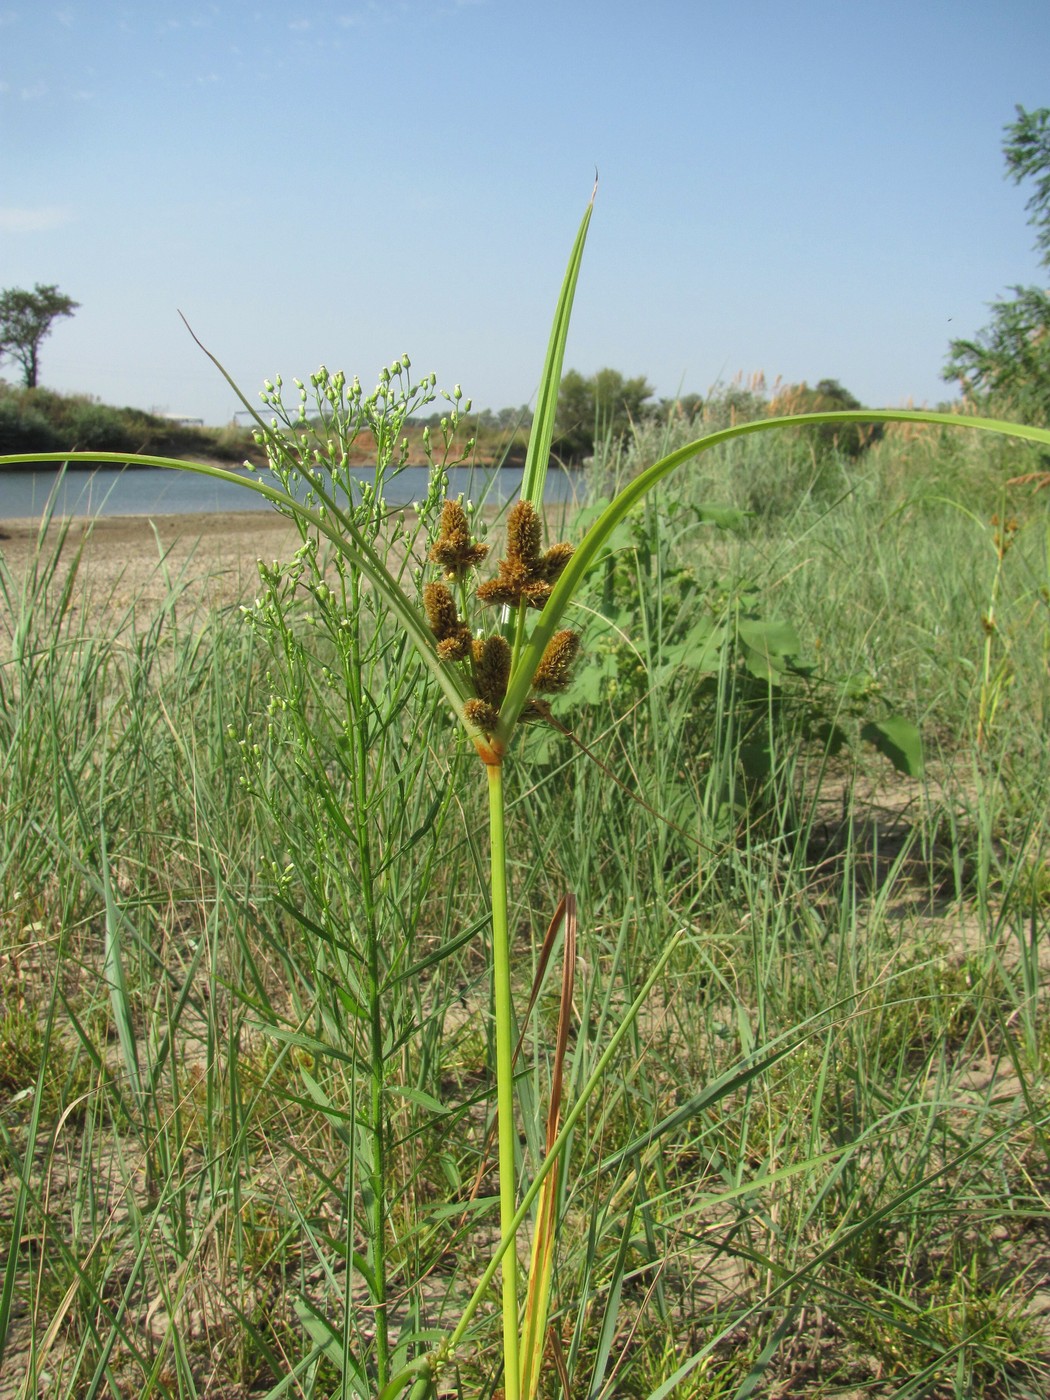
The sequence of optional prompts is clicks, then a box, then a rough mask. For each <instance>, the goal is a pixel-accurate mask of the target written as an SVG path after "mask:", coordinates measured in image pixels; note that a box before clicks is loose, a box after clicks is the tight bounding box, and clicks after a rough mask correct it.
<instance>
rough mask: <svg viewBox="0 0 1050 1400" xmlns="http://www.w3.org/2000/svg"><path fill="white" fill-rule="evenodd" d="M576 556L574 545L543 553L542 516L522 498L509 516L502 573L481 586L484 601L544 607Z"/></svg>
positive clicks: (500, 566) (554, 546) (479, 596)
mask: <svg viewBox="0 0 1050 1400" xmlns="http://www.w3.org/2000/svg"><path fill="white" fill-rule="evenodd" d="M571 557H572V546H571V545H567V544H556V545H552V546H551V548H550V549H549V550H548V551H547V553H546V554H543V555H541V554H540V518H539V516H538V515H537V514H536V512H535V510H534V509H533V507H532V505H531V504H530V502H528V501H518V503H517V504H516V505H515V506H514V507H513V509H512V510H511V512H510V514H509V515H508V516H507V553H506V555H505V557H504V558H503V559H501V560H500V564H499V572H498V573H497V575H496V577H495V578H494V579H489V580H488V582H487V583H483V584H482V585H481V586H480V587H479V588H478V598H479V599H480V600H481V602H483V603H502V604H506V605H507V606H508V607H517V606H518V604H519V603H528V605H529V607H531V608H542V607H543V605H544V603H545V602H546V601H547V599H548V598H549V597H550V596H551V585H552V584H553V582H554V580H555V579H556V578H557V577H558V575H559V574H560V573H561V571H562V569H564V567H565V565H566V564H567V563H568V561H569V559H570V558H571Z"/></svg>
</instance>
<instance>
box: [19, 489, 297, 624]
mask: <svg viewBox="0 0 1050 1400" xmlns="http://www.w3.org/2000/svg"><path fill="white" fill-rule="evenodd" d="M62 528H63V522H52V525H51V528H50V531H49V534H48V537H47V541H46V543H47V545H48V546H50V545H51V543H52V542H54V541H57V540H58V538H59V533H60V530H61V529H62ZM37 531H38V525H37V523H36V522H35V521H24V520H15V521H9V520H0V555H2V556H3V560H4V562H5V564H6V566H7V569H8V570H9V572H10V574H11V575H12V576H13V577H14V578H15V579H21V578H22V577H23V576H24V574H25V571H26V567H27V565H28V564H30V563H31V561H32V559H33V558H34V555H35V554H36V552H37V548H38V545H37ZM299 544H300V539H299V535H298V533H297V531H296V530H295V528H294V526H292V525H290V524H289V522H288V521H287V520H286V519H285V518H284V517H283V516H281V515H278V514H277V513H276V512H270V511H242V512H237V513H231V514H224V515H161V516H157V517H156V518H154V519H150V518H149V517H147V516H141V515H113V516H101V517H99V518H97V519H95V520H93V521H88V520H80V519H76V520H74V521H73V522H72V523H71V524H70V525H69V533H68V535H67V538H66V542H65V545H64V547H63V554H64V557H65V559H66V560H70V561H71V560H72V559H73V558H74V556H75V553H76V550H77V549H78V548H81V547H82V551H83V552H82V560H81V564H80V581H81V586H82V592H83V594H84V596H87V597H89V598H90V599H91V600H92V602H93V604H94V605H95V606H96V607H99V608H100V609H101V610H103V611H106V610H113V609H124V608H126V607H127V606H128V605H129V604H130V603H132V602H133V601H140V602H142V603H143V604H149V603H157V602H160V601H161V600H162V599H163V598H164V597H165V596H167V593H168V590H169V587H170V585H171V583H172V582H180V581H183V582H188V583H189V586H190V588H191V589H195V588H196V589H199V590H201V591H202V593H203V594H204V595H205V596H207V598H208V600H209V601H222V600H225V601H229V600H231V599H233V598H235V597H241V596H243V595H244V594H245V593H248V592H254V591H255V588H256V581H257V578H258V573H257V569H256V561H257V560H259V559H262V560H264V561H266V562H268V563H269V562H272V561H273V560H274V559H281V560H287V559H288V558H290V557H291V555H292V553H294V551H295V550H296V549H297V548H298V547H299ZM44 552H45V553H47V552H49V550H47V549H45V551H44Z"/></svg>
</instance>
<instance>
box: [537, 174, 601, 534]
mask: <svg viewBox="0 0 1050 1400" xmlns="http://www.w3.org/2000/svg"><path fill="white" fill-rule="evenodd" d="M597 189H598V186H597V183H596V184H595V187H594V191H593V192H592V194H591V200H590V203H589V204H588V205H587V209H586V212H585V213H584V216H583V219H582V220H581V222H580V228H579V232H578V233H577V234H576V242H575V243H574V244H573V245H572V253H571V255H570V257H569V265H568V267H567V268H566V269H565V277H564V280H563V281H562V284H561V292H560V294H559V296H558V304H557V306H556V307H555V311H554V325H553V326H552V327H551V338H550V343H549V344H548V346H547V358H546V359H545V360H544V362H543V372H542V374H541V375H540V383H539V388H538V389H537V391H536V411H535V413H534V414H533V418H532V431H531V432H530V433H529V446H528V451H527V452H526V455H525V475H524V476H523V478H522V482H521V495H522V499H523V500H526V501H531V502H532V504H533V505H534V506H535V508H536V510H537V511H541V510H542V508H543V490H544V486H545V485H546V481H547V463H548V462H549V461H550V455H551V443H552V441H553V440H554V422H555V418H556V417H557V413H558V391H559V390H560V388H561V371H562V364H563V362H564V359H565V342H566V340H567V339H568V336H569V320H570V318H571V316H572V302H573V298H574V296H575V295H576V282H577V279H578V278H579V275H580V264H581V262H582V261H583V245H584V244H585V243H586V241H587V229H588V226H589V225H590V222H591V214H592V213H593V211H594V195H595V194H596V193H597Z"/></svg>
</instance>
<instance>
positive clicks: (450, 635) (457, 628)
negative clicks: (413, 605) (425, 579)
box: [423, 583, 471, 661]
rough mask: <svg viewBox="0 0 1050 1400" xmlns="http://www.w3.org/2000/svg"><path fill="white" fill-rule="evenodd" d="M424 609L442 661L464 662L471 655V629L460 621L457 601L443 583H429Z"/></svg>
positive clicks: (424, 596)
mask: <svg viewBox="0 0 1050 1400" xmlns="http://www.w3.org/2000/svg"><path fill="white" fill-rule="evenodd" d="M423 609H424V611H425V612H426V615H427V622H428V624H429V626H430V630H431V632H433V634H434V636H435V637H436V638H437V644H438V645H437V653H438V656H440V657H441V659H442V661H463V660H464V659H465V658H466V657H468V656H469V655H470V643H471V635H470V628H469V627H467V626H466V625H465V624H464V623H462V622H460V620H459V613H458V612H457V611H456V600H455V598H453V596H452V594H451V593H450V592H449V590H448V589H447V588H446V587H445V585H444V584H443V583H428V584H426V586H425V587H424V589H423Z"/></svg>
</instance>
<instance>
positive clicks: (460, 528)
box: [429, 501, 489, 578]
mask: <svg viewBox="0 0 1050 1400" xmlns="http://www.w3.org/2000/svg"><path fill="white" fill-rule="evenodd" d="M488 552H489V547H488V545H487V544H478V543H476V542H475V541H473V540H471V538H470V528H469V526H468V524H467V514H466V511H465V510H464V509H463V507H462V506H461V505H460V503H459V502H458V501H446V502H445V504H444V505H443V506H442V508H441V524H440V526H439V529H438V537H437V539H436V540H435V541H434V543H433V545H432V547H431V550H430V556H429V557H430V559H431V560H432V561H433V562H434V563H435V564H440V565H441V567H442V568H443V569H444V570H445V573H446V574H447V575H448V577H449V578H463V577H464V575H465V574H466V573H467V571H468V570H469V569H474V568H476V567H477V566H478V565H479V564H480V563H481V561H482V559H484V558H485V555H486V554H488Z"/></svg>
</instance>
